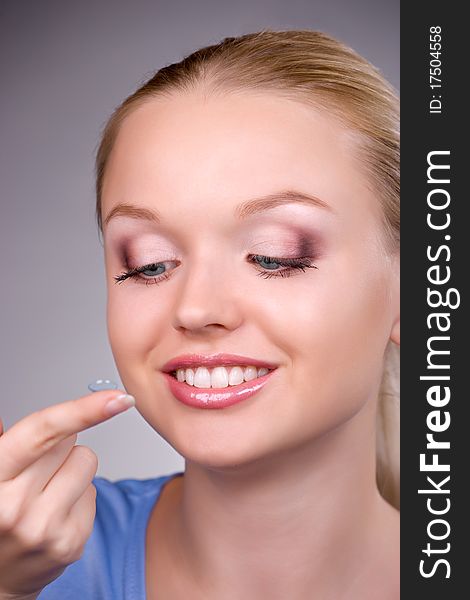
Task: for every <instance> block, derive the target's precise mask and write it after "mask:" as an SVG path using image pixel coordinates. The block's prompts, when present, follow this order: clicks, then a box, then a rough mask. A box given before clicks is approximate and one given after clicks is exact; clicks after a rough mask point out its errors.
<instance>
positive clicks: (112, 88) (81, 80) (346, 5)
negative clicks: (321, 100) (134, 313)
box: [0, 0, 399, 480]
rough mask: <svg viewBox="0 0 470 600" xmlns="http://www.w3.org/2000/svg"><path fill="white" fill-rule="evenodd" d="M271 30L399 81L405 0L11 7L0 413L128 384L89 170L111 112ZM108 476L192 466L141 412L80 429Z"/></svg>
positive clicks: (60, 0)
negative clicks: (352, 55)
mask: <svg viewBox="0 0 470 600" xmlns="http://www.w3.org/2000/svg"><path fill="white" fill-rule="evenodd" d="M263 27H271V28H274V29H276V28H277V29H305V28H306V29H319V30H322V31H325V32H327V33H330V34H332V35H334V36H335V37H337V38H339V39H340V40H342V41H344V42H346V43H347V44H349V45H350V46H352V47H353V48H355V49H356V50H357V51H358V52H359V53H361V54H362V55H364V56H365V57H366V58H368V59H369V60H370V61H371V62H372V63H374V64H375V65H376V66H377V67H379V68H380V69H381V70H382V72H383V74H384V75H385V76H386V77H387V79H389V81H391V83H392V84H393V85H394V86H395V87H396V88H398V85H399V0H349V1H348V0H318V1H315V0H271V1H269V0H236V1H235V0H233V1H232V2H224V1H223V0H205V1H194V0H172V1H171V2H163V1H157V0H154V1H150V0H133V1H131V0H128V1H126V2H124V1H111V0H101V1H90V0H80V1H72V0H69V1H67V0H48V1H41V0H30V1H24V0H23V1H21V0H8V1H5V0H2V1H1V2H0V61H1V62H0V68H1V73H0V75H1V80H0V81H1V90H2V92H1V107H0V109H1V110H0V118H1V133H0V152H1V156H0V189H1V213H0V214H1V225H0V227H1V228H0V244H1V248H0V252H1V263H2V264H1V296H0V298H1V310H0V318H1V323H0V325H1V336H0V340H1V341H0V369H1V372H0V376H1V385H2V391H1V397H0V398H1V399H0V416H1V417H2V418H3V421H4V425H5V429H8V428H9V427H11V426H12V425H13V424H14V423H15V422H16V421H18V420H19V419H20V418H22V417H24V416H25V415H27V414H28V413H31V412H33V411H35V410H38V409H40V408H43V407H46V406H48V405H50V404H54V403H58V402H63V401H65V400H68V399H71V398H76V397H78V396H82V395H84V394H86V393H87V384H88V383H89V382H90V381H93V380H95V379H98V378H110V379H114V380H115V381H117V382H118V383H119V384H120V379H119V376H118V373H117V370H116V367H115V365H114V360H113V356H112V353H111V349H110V347H109V344H108V340H107V332H106V320H105V315H106V284H105V273H104V261H103V251H102V247H101V245H100V242H99V238H98V233H97V228H96V225H95V221H94V189H93V186H94V182H93V160H94V152H95V149H96V146H97V144H98V138H99V133H100V130H101V128H102V126H103V125H104V122H105V120H106V119H107V118H108V117H109V115H110V114H111V112H112V110H113V109H114V108H115V107H116V106H117V105H118V104H119V103H120V102H121V101H122V100H123V99H124V98H125V97H126V96H127V95H129V94H130V93H131V92H132V91H134V89H135V88H136V87H137V86H138V85H140V84H141V83H143V81H144V80H145V79H146V78H148V77H149V76H150V75H151V74H153V72H154V71H155V70H157V69H158V68H160V67H162V66H164V65H166V64H169V63H172V62H175V61H178V60H180V59H181V58H183V56H185V55H186V54H188V53H190V52H192V51H193V50H195V49H197V48H199V47H200V46H203V45H208V44H209V43H215V42H217V41H219V40H220V39H222V38H223V37H226V36H232V35H240V34H243V33H248V32H250V31H256V30H258V29H261V28H263ZM78 443H80V444H86V445H88V446H90V447H91V448H92V449H93V450H94V451H95V452H96V453H97V454H98V457H99V468H98V475H102V476H104V477H108V478H110V479H112V480H114V479H120V478H127V477H135V478H145V477H154V476H157V475H160V474H166V473H170V472H173V471H177V470H183V468H184V460H183V458H182V457H181V456H180V455H179V454H177V453H176V452H175V451H174V450H173V448H171V447H170V446H169V445H168V444H167V443H166V442H165V441H164V440H163V439H162V438H161V437H160V436H159V435H158V434H156V433H155V431H154V430H153V429H152V428H151V427H150V426H149V425H148V424H147V423H146V422H145V421H144V420H143V418H142V417H140V415H139V413H138V412H137V411H136V410H135V409H131V411H129V412H128V413H125V414H122V415H119V416H117V417H114V418H113V419H111V420H110V421H107V422H105V423H102V424H100V425H97V426H95V427H93V428H91V429H89V430H87V431H86V432H83V433H80V435H79V437H78Z"/></svg>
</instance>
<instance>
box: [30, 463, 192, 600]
mask: <svg viewBox="0 0 470 600" xmlns="http://www.w3.org/2000/svg"><path fill="white" fill-rule="evenodd" d="M179 474H181V471H178V472H173V473H170V474H167V475H161V476H159V477H154V478H148V479H119V480H116V481H111V480H110V479H108V478H107V477H102V476H97V477H95V478H94V479H93V481H92V483H93V485H94V486H95V488H96V514H95V520H94V523H93V531H92V533H91V535H90V537H89V538H88V540H87V542H86V544H85V548H84V551H83V553H82V556H81V557H80V559H79V560H78V561H76V562H74V563H72V564H71V565H69V566H68V567H67V568H66V569H65V571H64V572H63V573H62V574H61V575H60V576H59V577H58V578H57V579H56V580H54V581H53V582H51V583H50V584H49V585H48V586H46V587H45V588H44V589H43V591H42V592H41V594H40V595H39V597H38V600H59V599H60V600H67V599H69V598H70V599H71V600H72V599H73V600H76V599H77V598H87V600H88V599H90V600H93V599H95V598H96V599H97V600H98V599H103V598H113V600H131V599H134V598H135V599H140V598H143V597H145V593H144V591H145V535H146V528H147V523H148V519H149V516H150V513H151V510H152V508H153V506H154V505H155V502H157V501H158V498H159V495H160V492H161V490H162V488H163V485H164V484H165V483H166V482H167V481H168V480H170V479H172V478H173V477H176V476H177V475H179Z"/></svg>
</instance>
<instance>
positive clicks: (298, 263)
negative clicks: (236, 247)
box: [250, 254, 318, 279]
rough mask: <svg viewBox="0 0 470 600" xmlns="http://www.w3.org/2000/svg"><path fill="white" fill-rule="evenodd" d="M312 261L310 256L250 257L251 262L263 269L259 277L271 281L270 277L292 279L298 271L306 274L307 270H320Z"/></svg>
mask: <svg viewBox="0 0 470 600" xmlns="http://www.w3.org/2000/svg"><path fill="white" fill-rule="evenodd" d="M312 260H313V259H312V258H310V257H308V256H306V257H300V258H274V257H271V256H262V255H261V254H252V255H250V261H251V262H253V263H254V264H255V265H256V266H257V267H258V266H259V267H261V269H262V271H260V272H259V273H258V275H259V276H260V277H264V278H265V279H269V278H270V277H290V276H291V275H293V274H294V273H296V272H298V271H302V272H304V271H305V269H318V267H317V266H316V265H314V264H313V262H312ZM280 267H281V268H280Z"/></svg>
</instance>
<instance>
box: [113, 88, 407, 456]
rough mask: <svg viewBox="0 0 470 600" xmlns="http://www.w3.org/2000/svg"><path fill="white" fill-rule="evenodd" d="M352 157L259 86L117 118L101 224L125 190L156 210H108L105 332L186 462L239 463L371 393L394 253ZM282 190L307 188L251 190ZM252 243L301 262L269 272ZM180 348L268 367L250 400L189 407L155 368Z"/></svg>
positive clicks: (328, 121)
mask: <svg viewBox="0 0 470 600" xmlns="http://www.w3.org/2000/svg"><path fill="white" fill-rule="evenodd" d="M356 160H357V159H356V158H355V149H354V145H353V141H352V136H350V135H349V134H348V132H347V131H346V130H345V129H343V128H342V127H341V126H340V125H339V124H338V123H337V122H336V121H334V120H333V119H332V118H331V117H329V116H328V115H326V114H325V112H316V111H314V110H312V109H311V108H308V107H306V106H304V105H302V104H300V103H296V102H293V101H289V100H286V99H283V98H278V97H274V96H272V95H255V94H251V93H245V94H243V95H238V96H236V95H230V96H229V95H227V96H224V97H219V98H210V99H203V98H202V95H201V96H199V95H196V94H194V95H174V96H172V97H171V98H167V99H158V100H157V99H154V100H151V101H149V102H148V103H147V104H145V105H143V106H141V107H139V108H138V109H136V110H135V111H134V112H132V113H131V114H130V116H129V117H127V119H126V120H125V122H124V123H123V125H122V128H121V130H120V132H119V135H118V138H117V140H116V143H115V146H114V148H113V151H112V153H111V156H110V160H109V162H108V166H107V171H106V176H105V180H104V187H103V195H102V203H103V204H102V216H103V220H104V221H105V220H106V217H107V216H108V215H109V214H110V212H111V211H112V210H113V209H116V207H117V206H118V204H120V203H123V204H124V203H125V204H128V205H133V206H135V207H138V208H141V209H148V210H150V211H158V214H159V222H157V221H153V220H149V219H144V218H137V213H136V212H134V213H133V216H131V215H129V214H127V215H123V214H121V215H119V213H118V212H116V211H114V212H115V216H114V217H113V218H111V219H110V221H109V222H108V223H107V224H106V225H105V227H104V244H105V260H106V273H107V285H108V332H109V337H110V344H111V348H112V351H113V355H114V358H115V361H116V365H117V368H118V370H119V373H120V375H121V379H122V382H123V384H124V386H125V388H126V389H127V390H128V391H129V393H131V394H133V395H134V396H135V397H136V400H137V408H138V410H139V411H140V412H141V414H142V415H143V416H144V418H145V419H146V420H147V421H148V423H149V424H150V425H151V426H152V427H153V428H154V429H155V430H156V431H158V432H159V433H160V434H161V435H162V436H163V437H164V438H165V439H166V440H167V441H168V442H169V443H170V444H171V445H172V446H173V447H174V448H175V449H176V450H177V451H178V452H179V453H180V454H182V455H183V456H185V457H186V458H188V459H190V460H193V461H196V462H199V463H201V464H206V465H211V466H214V467H215V466H218V467H223V466H233V465H235V464H236V465H239V464H242V463H247V462H249V461H252V460H255V459H259V458H262V457H263V456H268V455H270V454H273V453H275V452H276V453H277V452H280V451H285V450H288V449H291V448H294V447H296V446H298V445H299V444H305V443H306V442H308V441H309V440H312V441H313V440H315V439H317V438H318V437H319V436H321V435H323V434H325V433H326V432H328V431H330V430H333V429H334V428H336V427H337V426H338V425H340V424H342V423H345V422H346V421H348V420H349V419H351V418H353V417H354V416H355V415H356V414H357V413H358V412H359V411H360V410H361V409H362V408H363V407H365V405H366V404H367V403H370V402H374V401H375V397H376V393H377V386H378V383H379V381H380V378H381V372H382V364H383V363H382V360H383V353H384V350H385V347H386V345H387V343H388V341H389V339H390V338H392V339H393V340H394V341H398V316H399V313H398V272H397V271H398V262H397V259H394V260H392V259H391V258H390V257H389V256H387V254H386V253H385V251H384V250H383V241H382V228H381V224H380V210H381V208H380V204H379V201H378V199H377V197H376V196H375V195H374V193H373V192H372V191H371V189H370V186H369V185H368V181H367V178H366V177H365V176H364V175H363V174H362V172H361V170H360V168H359V165H358V163H357V162H356ZM286 191H292V192H298V193H303V194H306V195H309V196H310V197H312V198H314V199H317V201H315V200H314V201H313V202H311V203H308V202H306V201H304V202H295V201H293V200H292V196H291V201H290V202H288V203H279V204H277V205H275V203H271V205H270V207H266V206H264V208H263V207H262V206H261V205H260V204H259V203H256V199H259V198H263V197H266V196H270V195H273V194H274V195H276V197H277V198H279V197H281V195H282V194H283V193H284V192H286ZM250 201H254V202H255V203H254V204H250V208H249V209H247V210H245V211H244V214H243V215H241V211H240V208H239V207H240V206H241V205H243V204H245V203H247V202H250ZM245 208H246V206H245ZM262 208H263V210H261V209H262ZM121 212H122V211H121ZM254 255H257V256H261V257H263V256H266V257H275V258H283V259H298V258H304V259H305V258H308V259H310V263H311V264H312V265H315V266H316V267H317V268H305V269H304V270H301V269H297V270H294V271H292V272H291V273H290V276H286V272H284V273H283V275H284V276H279V271H283V270H284V269H285V267H279V265H274V269H273V265H269V264H268V263H266V261H263V259H262V258H261V259H256V260H257V262H256V261H255V262H253V258H252V257H253V256H254ZM153 263H159V264H160V263H161V264H160V266H159V267H153V269H151V270H150V271H145V272H144V273H141V274H140V275H138V276H137V277H138V278H134V279H131V278H128V279H126V280H124V281H121V282H120V283H117V282H116V280H115V279H114V278H115V277H117V276H119V275H120V274H122V273H123V272H124V271H127V270H128V269H131V268H135V267H140V266H144V265H149V264H153ZM270 267H271V268H270ZM276 271H277V273H278V275H277V276H276ZM155 281H157V284H155ZM192 353H198V354H206V355H212V354H217V353H229V354H239V355H244V356H248V357H250V358H254V359H259V360H262V361H268V362H270V363H274V364H275V365H277V369H276V370H275V371H274V373H273V374H272V375H271V376H270V378H269V382H268V383H267V384H266V385H265V387H264V388H263V389H262V390H261V391H259V392H258V393H257V394H255V395H254V396H252V397H251V398H248V399H246V400H244V401H242V402H239V403H237V404H234V405H232V406H230V407H226V408H223V409H211V410H209V409H196V408H193V407H189V406H187V405H185V404H183V403H181V402H180V401H178V400H177V399H176V398H175V397H174V396H173V395H172V393H171V392H170V390H169V387H168V385H167V382H166V379H165V377H164V375H163V373H162V372H161V369H162V367H163V365H164V364H165V363H166V362H167V361H169V360H170V359H172V358H174V357H176V356H178V355H181V354H192Z"/></svg>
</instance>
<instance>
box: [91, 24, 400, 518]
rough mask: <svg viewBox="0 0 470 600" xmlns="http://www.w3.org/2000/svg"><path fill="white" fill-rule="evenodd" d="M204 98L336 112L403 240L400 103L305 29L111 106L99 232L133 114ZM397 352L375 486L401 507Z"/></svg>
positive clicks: (99, 171)
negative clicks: (282, 101) (170, 100)
mask: <svg viewBox="0 0 470 600" xmlns="http://www.w3.org/2000/svg"><path fill="white" fill-rule="evenodd" d="M194 90H198V91H202V92H203V93H205V94H207V95H208V96H209V95H217V94H220V95H224V94H227V93H243V92H245V91H248V90H251V91H254V92H257V91H258V92H262V93H263V92H271V93H273V94H276V95H280V96H282V97H285V98H287V99H290V100H294V101H297V102H299V101H300V102H303V103H305V104H308V105H310V106H312V107H313V108H317V109H318V108H320V109H324V110H326V111H328V112H329V113H331V114H333V115H334V116H335V117H336V118H337V119H338V120H339V121H340V122H341V123H343V124H344V125H345V126H346V127H347V128H348V129H349V130H350V131H351V132H352V134H353V135H354V137H355V141H356V147H357V158H358V159H359V160H358V164H359V165H360V168H363V169H364V170H365V172H366V174H367V175H368V181H369V183H370V185H371V188H372V189H373V191H374V192H375V193H376V195H377V197H378V198H379V199H380V201H381V203H382V207H383V210H382V211H381V213H382V221H383V229H384V234H385V235H384V242H385V244H384V246H385V248H386V249H387V251H389V252H390V253H391V254H393V253H395V252H397V251H398V248H399V240H400V196H399V195H400V187H399V186H400V183H399V112H398V109H399V102H398V98H397V95H396V93H395V91H394V89H393V88H392V86H391V85H390V84H389V83H388V82H387V81H386V80H385V79H384V77H383V76H382V75H381V74H380V72H379V71H378V70H377V69H376V68H375V67H374V66H373V65H371V64H370V63H369V62H368V61H367V60H365V59H364V58H362V57H361V56H360V55H358V54H357V53H356V52H355V51H354V50H352V49H351V48H349V47H348V46H346V45H344V44H342V43H341V42H339V41H337V40H335V39H334V38H332V37H330V36H328V35H326V34H324V33H321V32H318V31H310V30H289V31H274V30H271V29H263V30H261V31H258V32H255V33H249V34H246V35H242V36H239V37H228V38H225V39H223V40H222V41H221V42H220V43H217V44H214V45H211V46H206V47H204V48H200V49H199V50H197V51H195V52H193V53H192V54H190V55H188V56H186V57H185V58H184V59H183V60H181V61H180V62H178V63H174V64H170V65H168V66H166V67H163V68H161V69H160V70H158V71H157V72H156V73H155V75H153V76H152V77H151V78H150V79H149V80H148V81H147V82H145V83H144V84H143V85H142V86H141V87H140V88H139V89H138V90H137V91H135V92H134V93H133V94H131V95H130V96H129V97H128V98H127V99H126V100H124V102H123V103H122V104H121V105H120V106H118V107H117V108H116V110H115V111H114V113H113V114H112V115H111V118H110V119H109V120H108V122H107V123H106V125H105V128H104V130H103V134H102V137H101V142H100V145H99V148H98V151H97V156H96V219H97V223H98V227H99V230H100V232H101V233H102V215H101V192H102V187H103V179H104V175H105V169H106V165H107V161H108V158H109V155H110V153H111V151H112V148H113V145H114V142H115V140H116V137H117V134H118V132H119V128H120V125H121V123H122V122H123V121H124V119H125V118H126V117H127V115H129V113H130V112H132V111H133V110H135V109H136V108H137V107H138V106H140V105H141V104H143V103H145V102H148V101H151V100H152V99H153V98H156V97H162V96H171V95H172V94H174V93H178V92H183V93H184V92H191V91H194ZM398 382H399V349H398V347H397V346H395V344H393V343H392V342H389V344H388V346H387V348H386V351H385V354H384V369H383V376H382V382H381V386H380V391H379V401H378V410H377V461H376V464H377V484H378V488H379V491H380V493H381V494H382V496H383V497H384V498H385V499H386V500H388V502H390V504H392V505H393V506H395V507H397V508H398V507H399V495H400V491H399V477H400V473H399V470H400V466H399V383H398Z"/></svg>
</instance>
